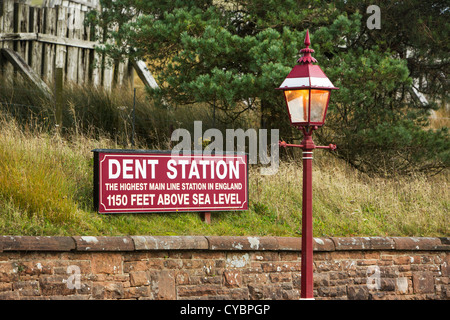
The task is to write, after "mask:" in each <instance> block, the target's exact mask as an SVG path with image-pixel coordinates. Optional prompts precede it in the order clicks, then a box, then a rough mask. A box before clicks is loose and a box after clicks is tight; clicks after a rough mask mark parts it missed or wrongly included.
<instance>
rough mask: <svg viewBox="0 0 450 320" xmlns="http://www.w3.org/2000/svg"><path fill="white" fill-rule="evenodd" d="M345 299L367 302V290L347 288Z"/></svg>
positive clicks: (353, 287) (357, 287)
mask: <svg viewBox="0 0 450 320" xmlns="http://www.w3.org/2000/svg"><path fill="white" fill-rule="evenodd" d="M347 297H348V299H349V300H367V299H368V298H369V288H368V287H367V286H348V288H347Z"/></svg>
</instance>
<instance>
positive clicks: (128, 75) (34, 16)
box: [0, 0, 157, 89]
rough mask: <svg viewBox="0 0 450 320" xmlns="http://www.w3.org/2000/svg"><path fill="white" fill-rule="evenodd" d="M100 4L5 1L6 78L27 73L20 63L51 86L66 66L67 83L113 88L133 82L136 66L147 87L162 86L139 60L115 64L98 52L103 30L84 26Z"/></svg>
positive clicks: (0, 24) (1, 26) (0, 67)
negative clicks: (87, 17) (58, 70)
mask: <svg viewBox="0 0 450 320" xmlns="http://www.w3.org/2000/svg"><path fill="white" fill-rule="evenodd" d="M98 6H99V4H98V0H70V1H68V0H44V3H43V5H42V6H41V7H39V6H32V5H30V4H29V3H28V1H23V0H22V1H18V0H0V48H2V55H0V59H1V60H0V62H1V64H0V72H1V73H2V75H3V77H4V78H10V76H12V74H13V73H14V70H17V69H19V71H23V72H25V73H26V72H27V71H26V70H20V69H21V67H20V65H28V67H29V68H28V72H31V73H34V78H36V77H37V78H40V79H42V83H44V84H45V83H46V84H50V83H53V81H54V79H55V70H56V69H59V68H62V70H63V78H64V81H66V82H73V83H78V84H84V83H90V84H92V85H94V86H103V87H105V88H106V89H111V88H112V87H115V86H122V85H130V84H131V85H132V83H133V78H134V75H133V74H134V69H136V70H137V71H138V72H137V74H138V76H139V77H140V78H142V79H143V81H144V84H145V85H149V86H152V87H154V86H157V84H156V82H155V81H154V79H153V77H152V76H151V74H150V73H149V72H148V70H147V69H146V68H145V65H142V63H141V62H140V61H127V60H126V61H123V62H117V61H116V62H114V61H112V60H111V59H109V58H107V57H105V56H104V55H102V54H99V53H98V52H96V50H95V47H96V46H98V45H99V44H101V43H103V39H102V37H103V35H104V32H103V31H104V30H99V29H98V27H94V26H91V25H87V24H85V18H86V15H87V13H88V12H89V11H90V10H92V9H93V8H98ZM17 61H19V62H17ZM28 78H30V79H31V78H32V77H31V76H28ZM148 79H150V82H149V80H148Z"/></svg>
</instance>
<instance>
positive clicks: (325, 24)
mask: <svg viewBox="0 0 450 320" xmlns="http://www.w3.org/2000/svg"><path fill="white" fill-rule="evenodd" d="M372 2H373V1H363V2H361V1H345V2H338V3H336V4H333V3H330V2H329V1H321V0H315V1H275V0H272V1H261V0H234V1H215V2H212V1H211V2H201V1H200V2H199V1H187V2H184V1H176V2H170V1H157V0H153V1H135V0H122V1H109V0H108V1H103V3H102V4H103V8H104V10H103V11H102V12H101V13H97V14H93V15H92V16H93V17H95V19H93V20H92V21H95V22H97V23H99V24H102V25H108V24H109V25H110V26H111V27H113V26H114V30H115V31H114V32H112V33H111V34H110V36H111V38H112V40H113V42H111V43H112V44H111V45H109V46H106V47H105V48H104V50H103V52H104V53H107V54H110V55H111V56H112V57H114V58H116V59H117V58H118V57H120V56H122V55H127V56H129V57H132V58H142V59H146V60H147V63H148V65H149V67H150V69H151V71H152V72H153V73H154V75H155V76H156V78H157V81H158V83H159V84H160V87H161V88H160V89H156V90H149V93H150V95H151V96H152V97H154V98H157V99H162V98H164V100H165V101H168V102H169V103H170V104H171V105H173V106H180V107H181V106H183V105H191V104H194V103H199V102H201V103H206V104H208V105H209V106H210V108H211V110H214V111H215V110H216V109H218V110H221V111H222V112H223V113H222V115H223V117H222V118H221V121H222V122H225V123H230V124H231V123H234V121H236V119H238V118H239V117H241V116H242V114H243V113H244V112H247V111H252V112H257V113H258V114H259V117H260V126H261V127H264V128H277V129H280V134H281V137H282V138H283V139H285V140H293V139H295V138H299V132H298V131H295V130H293V129H291V128H290V127H289V126H288V120H287V115H286V111H285V104H284V100H283V98H282V95H281V94H280V92H278V91H276V90H274V88H276V87H278V86H279V84H280V83H281V82H282V80H283V79H284V78H285V77H286V75H287V74H288V72H289V71H290V69H291V68H292V66H293V65H294V63H295V61H296V59H297V58H298V50H299V49H301V48H302V47H303V43H302V42H303V39H304V35H305V31H306V29H310V32H311V42H312V48H313V49H314V50H315V51H316V53H315V54H314V56H315V58H317V59H318V61H319V64H320V66H321V67H322V68H323V69H324V71H325V73H326V74H327V75H328V77H329V78H330V79H331V80H332V82H333V83H334V84H335V85H336V86H338V87H340V90H339V91H337V92H333V94H332V98H331V103H330V107H329V115H328V117H327V122H326V124H327V125H326V127H325V128H323V129H322V130H319V131H317V133H318V135H317V136H318V141H317V142H320V143H323V144H329V143H330V142H332V143H335V144H337V145H338V152H337V155H338V156H339V157H341V158H343V159H345V160H346V161H348V162H349V163H350V164H352V165H353V166H354V167H357V168H358V169H359V170H362V171H364V172H370V173H374V174H384V175H386V174H387V175H390V174H406V173H411V172H413V171H424V172H430V173H435V172H439V171H440V170H442V169H444V168H446V167H448V166H449V165H450V162H449V157H448V149H449V148H450V142H449V134H448V130H446V129H445V128H444V129H440V130H427V125H428V123H427V121H426V119H427V116H428V111H429V110H431V109H432V108H436V106H437V105H436V103H434V102H439V101H441V102H442V103H445V102H446V100H447V93H448V85H446V83H447V82H446V80H445V77H446V75H447V74H448V65H449V57H448V51H449V50H448V49H449V48H448V46H449V44H448V41H446V40H445V39H447V38H448V29H449V24H448V22H447V21H448V18H449V13H450V12H449V10H448V8H446V7H445V6H444V5H443V4H440V3H438V2H436V1H419V0H417V1H411V2H407V3H405V2H398V1H387V2H379V3H376V4H378V5H379V6H380V8H381V12H382V28H381V30H370V29H368V28H367V27H366V20H367V18H368V14H366V8H367V6H369V5H371V4H375V3H372ZM375 2H376V1H375ZM417 8H419V9H420V10H417ZM411 24H417V25H418V26H420V28H419V29H417V28H413V27H411ZM413 80H414V81H413ZM413 82H414V83H413ZM417 83H418V84H417ZM413 85H414V86H415V87H416V89H418V90H419V91H421V92H423V93H426V94H428V99H429V100H430V101H431V103H429V104H428V105H425V106H424V105H421V104H419V103H417V99H416V97H415V95H414V94H412V93H413V91H412V86H413ZM426 137H428V139H426ZM425 141H426V148H425V147H424V146H423V145H418V144H419V143H425Z"/></svg>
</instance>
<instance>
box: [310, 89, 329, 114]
mask: <svg viewBox="0 0 450 320" xmlns="http://www.w3.org/2000/svg"><path fill="white" fill-rule="evenodd" d="M329 94H330V91H329V90H311V120H310V121H311V122H323V120H324V119H323V118H324V116H325V110H326V106H327V102H328V95H329Z"/></svg>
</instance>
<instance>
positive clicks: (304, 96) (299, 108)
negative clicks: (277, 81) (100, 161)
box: [284, 90, 309, 123]
mask: <svg viewBox="0 0 450 320" xmlns="http://www.w3.org/2000/svg"><path fill="white" fill-rule="evenodd" d="M284 94H285V96H286V101H287V106H288V110H289V115H290V116H291V122H292V123H297V122H307V121H308V100H309V90H287V91H285V92H284Z"/></svg>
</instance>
